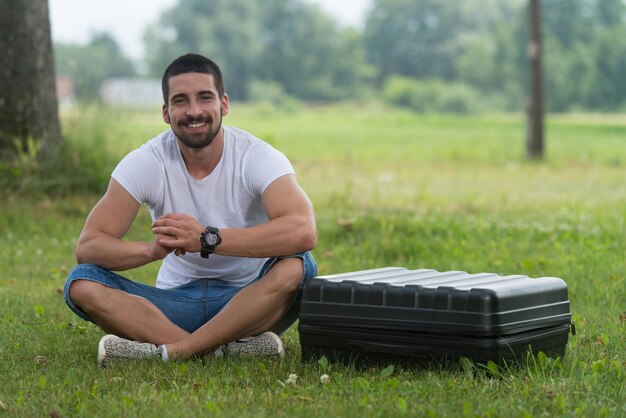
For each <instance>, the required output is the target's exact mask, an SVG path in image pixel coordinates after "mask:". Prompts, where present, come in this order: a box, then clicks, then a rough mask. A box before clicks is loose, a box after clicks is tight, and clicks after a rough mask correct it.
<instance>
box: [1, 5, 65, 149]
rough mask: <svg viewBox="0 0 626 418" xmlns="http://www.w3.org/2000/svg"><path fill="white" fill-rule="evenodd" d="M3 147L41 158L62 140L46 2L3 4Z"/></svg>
mask: <svg viewBox="0 0 626 418" xmlns="http://www.w3.org/2000/svg"><path fill="white" fill-rule="evenodd" d="M0 57H1V58H2V61H1V62H0V147H1V148H2V150H3V152H4V153H5V154H9V155H10V152H8V150H14V149H15V146H14V141H15V139H17V140H19V141H20V144H21V147H22V148H23V150H24V151H32V150H28V149H27V148H28V147H29V145H28V143H29V141H28V139H29V138H32V139H33V140H35V141H37V142H36V143H37V144H39V145H38V147H39V150H40V155H41V156H43V155H45V154H46V152H47V151H50V150H52V149H54V148H55V147H56V146H57V145H58V144H59V143H60V140H61V128H60V123H59V114H58V104H57V98H56V88H55V76H54V57H53V52H52V39H51V35H50V20H49V12H48V1H47V0H0Z"/></svg>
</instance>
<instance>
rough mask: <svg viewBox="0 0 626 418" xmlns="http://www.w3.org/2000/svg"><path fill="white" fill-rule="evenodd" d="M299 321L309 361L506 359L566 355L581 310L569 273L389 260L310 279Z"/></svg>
mask: <svg viewBox="0 0 626 418" xmlns="http://www.w3.org/2000/svg"><path fill="white" fill-rule="evenodd" d="M299 320H300V321H299V326H298V332H299V334H300V345H301V349H302V359H303V360H304V361H307V360H313V359H316V358H319V357H321V356H326V357H327V358H329V359H331V360H343V361H356V362H362V361H365V362H368V363H371V362H375V363H381V362H382V363H387V362H402V361H410V362H413V361H415V362H430V361H433V360H436V361H439V360H445V361H456V360H458V359H459V358H460V357H467V358H469V359H472V360H474V361H478V362H487V361H489V360H492V361H496V362H500V361H502V360H504V359H507V360H509V359H510V360H515V359H521V358H525V357H526V355H527V354H526V353H527V352H528V351H529V349H530V350H531V352H533V353H538V352H539V351H543V352H544V353H545V354H546V355H552V356H562V355H563V354H564V351H565V346H566V344H567V340H568V335H569V331H570V326H571V313H570V306H569V301H568V297H567V285H566V283H565V282H564V281H563V280H561V279H559V278H554V277H542V278H537V279H531V278H529V277H528V276H522V275H515V276H499V275H497V274H492V273H480V274H468V273H466V272H462V271H449V272H438V271H435V270H424V269H422V270H407V269H405V268H402V267H386V268H381V269H374V270H364V271H357V272H351V273H343V274H335V275H329V276H318V277H316V278H313V279H311V280H309V281H307V282H306V284H305V286H304V290H303V295H302V302H301V306H300V315H299Z"/></svg>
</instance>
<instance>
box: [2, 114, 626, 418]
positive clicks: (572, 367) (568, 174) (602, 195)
mask: <svg viewBox="0 0 626 418" xmlns="http://www.w3.org/2000/svg"><path fill="white" fill-rule="evenodd" d="M357 109H358V110H357ZM90 112H91V111H89V112H88V113H87V114H86V115H79V114H71V115H69V116H70V117H71V120H72V121H77V122H82V123H81V124H80V125H78V126H77V128H76V132H78V131H79V129H78V127H80V131H82V132H83V135H82V136H79V137H77V138H76V139H77V140H78V138H80V139H81V140H85V141H88V136H87V135H84V133H85V132H91V131H98V132H101V133H100V134H98V136H99V140H98V141H96V142H101V143H105V144H107V145H106V147H105V148H106V149H102V148H98V149H96V150H95V151H94V155H96V156H97V157H98V158H103V159H105V160H107V161H108V160H109V159H111V160H117V159H119V158H120V157H121V156H122V155H123V154H124V153H126V152H127V151H128V150H129V149H132V148H134V147H136V146H138V145H139V144H140V143H142V142H144V141H145V139H146V138H148V137H150V136H151V135H152V134H153V133H156V132H158V131H159V130H160V129H162V127H163V125H162V122H159V120H158V115H156V116H157V117H155V118H152V115H146V114H145V113H140V112H127V111H126V112H115V113H109V116H108V117H104V116H103V115H104V114H106V113H107V112H105V111H103V110H102V109H98V110H97V111H96V110H93V112H94V113H96V114H98V115H100V116H102V119H95V118H94V115H93V114H92V113H90ZM66 117H67V115H66ZM228 118H229V119H228V123H230V124H233V125H236V126H241V127H243V128H246V129H249V130H251V131H252V132H255V133H256V134H258V135H259V136H260V137H263V138H266V139H271V141H272V143H274V144H275V146H277V147H278V148H279V149H281V150H282V151H283V152H284V153H285V154H286V155H287V156H288V157H289V158H290V159H291V160H292V161H293V162H294V165H295V168H296V171H297V173H298V179H299V182H300V183H301V184H302V186H303V188H304V189H305V190H306V191H307V193H308V194H309V195H310V196H311V198H312V200H313V202H314V205H315V207H316V213H317V221H318V230H319V238H320V239H319V245H318V247H317V248H316V250H315V257H316V259H317V261H318V264H319V267H320V273H323V274H330V273H336V272H341V271H346V270H356V269H364V268H370V267H380V266H384V265H401V266H406V267H408V268H422V267H423V268H436V269H438V270H441V271H443V270H454V269H457V270H465V271H469V272H480V271H489V272H496V273H500V274H527V275H530V276H531V277H539V276H557V277H562V278H563V279H564V280H566V282H567V283H568V290H569V298H570V301H571V309H572V312H573V314H574V321H575V323H576V328H577V335H576V336H571V337H570V341H569V343H568V346H567V350H566V354H565V356H564V357H563V358H549V357H546V356H545V355H542V354H541V353H538V354H537V356H535V357H532V356H529V357H527V358H524V359H521V360H520V362H519V363H516V364H502V365H498V364H495V363H487V364H479V363H474V362H472V361H470V360H468V359H463V360H461V361H460V363H459V364H458V365H457V366H454V367H451V368H443V367H438V366H437V365H432V366H430V367H425V368H411V367H406V366H403V365H401V364H395V365H389V366H381V367H366V368H359V367H356V366H352V365H348V366H345V365H341V364H336V363H331V362H330V361H328V359H320V360H319V361H317V362H311V363H301V361H300V354H299V349H300V346H299V342H298V334H297V330H296V328H295V327H293V328H291V329H290V330H289V331H288V332H287V333H286V335H285V336H284V342H285V347H286V350H287V352H288V356H287V357H286V358H285V359H284V360H282V361H275V360H266V359H237V358H222V359H216V358H212V357H205V358H200V359H196V360H190V361H187V362H184V363H168V364H162V363H161V362H160V361H146V362H138V363H132V364H118V365H116V366H115V367H111V368H108V369H101V368H99V367H98V366H97V365H96V356H95V352H96V345H97V341H98V339H99V338H100V337H101V336H102V332H101V331H100V330H98V329H97V328H96V327H95V326H93V325H91V324H88V323H86V322H83V321H82V320H79V319H78V318H77V317H76V316H75V315H74V314H73V313H71V311H70V310H69V309H68V308H67V307H66V306H65V304H64V302H63V298H62V295H61V292H62V290H61V288H62V286H63V283H64V280H65V277H66V275H67V273H68V270H69V269H70V268H71V267H72V265H73V264H74V263H75V260H74V257H73V251H74V244H75V239H76V236H77V235H78V233H79V232H80V229H81V227H82V225H83V222H84V220H85V217H86V216H87V213H88V211H89V210H90V208H91V207H92V206H93V204H94V203H95V202H96V201H97V199H98V197H99V194H100V192H101V186H102V185H101V186H99V187H98V189H97V190H93V192H94V193H76V194H74V195H66V196H63V197H58V196H54V195H52V196H50V197H46V196H39V195H34V196H33V195H30V194H28V193H21V192H20V193H6V191H5V189H1V190H2V193H4V195H3V196H2V197H3V201H4V202H5V204H3V205H1V206H0V269H1V271H2V272H3V273H2V275H0V307H1V309H0V341H2V344H1V345H0V414H1V413H3V412H4V413H5V414H6V415H7V416H151V415H154V416H201V415H222V416H242V415H243V416H248V415H250V416H339V417H352V416H543V415H545V416H594V417H595V416H615V417H617V416H623V415H624V414H625V413H626V410H625V409H624V403H623V399H624V397H625V396H626V393H625V388H624V385H623V382H624V377H625V376H626V375H625V373H626V370H625V369H624V363H623V352H624V346H625V344H626V340H625V339H624V338H625V335H626V333H625V332H624V331H625V328H624V327H625V326H626V323H625V318H624V312H623V309H624V306H626V300H625V294H624V292H623V289H624V276H623V271H624V269H625V268H626V265H625V264H624V263H625V260H624V257H623V249H624V247H625V246H626V242H625V241H624V240H625V236H624V233H623V232H624V228H625V227H626V225H625V224H624V220H625V219H626V189H625V188H624V183H623V173H624V166H625V165H626V160H625V159H624V156H625V155H626V150H625V143H624V141H623V138H624V135H626V119H625V118H624V116H622V115H588V114H587V115H566V116H552V117H550V118H548V120H547V129H548V132H549V134H550V137H551V141H550V144H551V146H550V148H549V152H548V154H547V158H546V160H545V162H543V163H541V164H539V163H529V162H526V161H525V160H524V158H523V150H522V148H523V147H522V145H521V144H520V146H519V147H517V146H516V145H514V144H517V143H518V142H521V139H522V138H523V126H524V123H523V118H522V117H521V115H494V114H491V115H473V116H462V115H436V114H428V115H425V114H421V115H416V114H413V113H411V112H409V111H406V112H404V111H397V110H394V111H389V110H386V108H384V107H379V106H365V105H364V104H363V103H359V104H355V105H352V106H348V105H346V104H344V105H341V106H330V107H319V106H318V107H315V108H305V107H302V108H300V109H298V110H297V111H294V112H292V113H289V114H286V113H285V112H283V111H281V110H276V111H274V112H273V113H269V112H268V110H267V109H266V108H263V109H258V108H256V107H242V106H240V105H237V106H233V107H232V108H231V113H230V114H229V116H228ZM64 121H65V123H66V124H67V123H68V122H67V119H64ZM94 121H95V122H96V126H95V127H94V126H93V122H94ZM320 121H323V123H321V122H320ZM72 123H73V122H72ZM66 131H67V132H73V131H74V130H73V129H69V130H68V128H67V127H66ZM72 138H74V137H73V136H72ZM72 141H73V140H72ZM96 142H93V143H89V142H88V143H87V144H86V145H85V147H90V146H94V145H95V144H96ZM518 148H519V149H518ZM94 158H96V157H94ZM101 169H102V170H103V171H105V172H106V174H108V173H109V172H110V170H111V167H107V168H105V167H102V168H101ZM76 175H77V176H80V175H82V172H78V173H77V174H76ZM149 225H150V222H149V217H148V214H147V211H146V210H145V209H142V211H141V213H140V215H139V222H138V223H137V224H136V225H135V226H134V227H133V228H132V229H131V231H130V232H129V237H128V238H129V239H130V240H144V239H148V238H147V237H149V236H150V235H151V233H150V231H149ZM157 268H158V265H157V264H152V265H150V266H147V267H145V268H142V269H137V270H133V272H129V273H127V274H128V275H129V276H130V277H132V278H135V279H137V280H140V281H142V282H147V283H150V282H153V280H154V275H155V272H156V270H157ZM325 376H326V377H325Z"/></svg>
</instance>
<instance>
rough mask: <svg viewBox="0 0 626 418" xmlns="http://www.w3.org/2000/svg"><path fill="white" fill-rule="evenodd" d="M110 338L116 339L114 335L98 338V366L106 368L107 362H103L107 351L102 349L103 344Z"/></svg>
mask: <svg viewBox="0 0 626 418" xmlns="http://www.w3.org/2000/svg"><path fill="white" fill-rule="evenodd" d="M111 338H117V337H116V336H115V335H112V334H108V335H105V336H104V337H102V338H100V342H99V343H98V365H99V366H102V367H106V366H107V364H108V362H106V363H105V362H104V360H105V359H106V355H107V350H106V348H104V342H105V341H107V340H110V339H111Z"/></svg>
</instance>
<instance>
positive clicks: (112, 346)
mask: <svg viewBox="0 0 626 418" xmlns="http://www.w3.org/2000/svg"><path fill="white" fill-rule="evenodd" d="M161 351H162V349H161V347H159V346H156V345H154V344H150V343H140V342H137V341H130V340H125V339H124V338H120V337H117V336H115V335H111V334H109V335H105V336H104V337H102V339H100V343H99V344H98V364H99V365H101V366H103V367H107V366H108V365H109V364H110V363H111V361H115V360H140V359H147V358H157V357H161Z"/></svg>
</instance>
